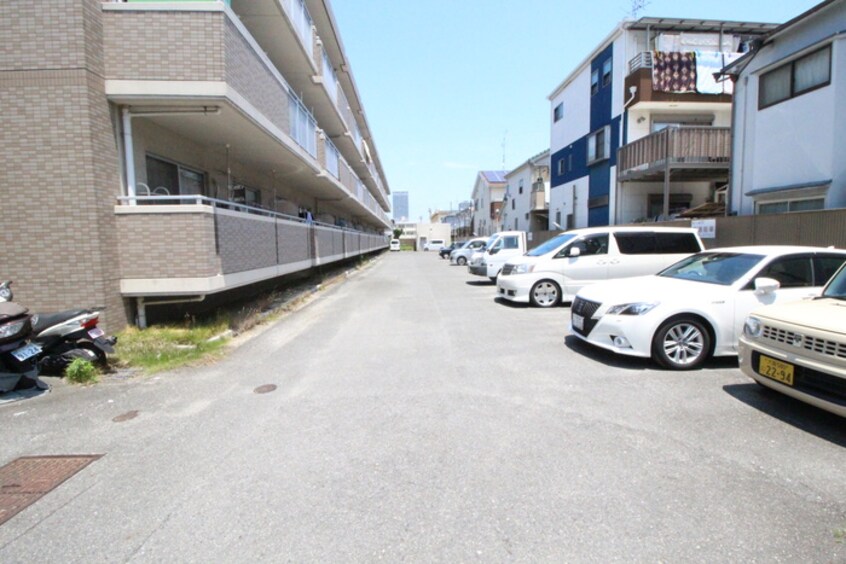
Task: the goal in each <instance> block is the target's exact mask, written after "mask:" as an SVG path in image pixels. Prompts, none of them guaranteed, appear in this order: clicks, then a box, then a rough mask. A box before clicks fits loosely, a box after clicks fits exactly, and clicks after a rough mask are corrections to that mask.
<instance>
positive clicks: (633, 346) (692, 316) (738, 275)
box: [570, 246, 846, 370]
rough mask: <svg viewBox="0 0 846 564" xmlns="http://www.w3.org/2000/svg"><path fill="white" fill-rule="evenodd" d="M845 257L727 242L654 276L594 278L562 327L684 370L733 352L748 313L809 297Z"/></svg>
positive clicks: (809, 249) (824, 251)
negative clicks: (720, 247) (733, 245)
mask: <svg viewBox="0 0 846 564" xmlns="http://www.w3.org/2000/svg"><path fill="white" fill-rule="evenodd" d="M844 261H846V250H840V249H826V248H822V247H787V246H750V247H727V248H723V249H713V250H710V251H705V252H702V253H697V254H695V255H692V256H690V257H688V258H686V259H683V260H681V261H679V262H677V263H676V264H674V265H672V266H670V267H669V268H667V269H665V270H664V271H662V272H660V273H658V274H657V275H654V276H640V277H636V278H625V279H621V280H611V281H608V282H600V283H598V284H594V285H592V286H588V287H586V288H584V289H582V290H581V291H579V293H578V294H577V296H576V299H575V300H574V301H573V304H572V307H571V317H570V328H571V330H572V331H573V333H574V334H575V335H576V336H577V337H579V338H580V339H583V340H585V341H587V342H589V343H591V344H593V345H596V346H598V347H602V348H604V349H608V350H610V351H613V352H616V353H619V354H624V355H630V356H640V357H647V358H649V357H652V358H653V359H654V360H656V361H658V362H659V363H660V364H661V365H663V366H665V367H666V368H671V369H676V370H686V369H691V368H695V367H697V366H699V365H701V364H702V363H703V362H704V361H705V360H707V359H708V358H709V357H711V356H730V355H736V354H737V340H738V337H739V336H740V334H741V331H742V329H743V322H744V321H745V320H746V316H747V315H749V313H750V312H751V311H752V310H754V309H757V308H759V307H761V306H763V305H769V304H773V303H781V302H786V301H793V300H799V299H803V298H811V297H814V296H817V295H819V294H820V292H821V291H822V287H823V286H825V283H826V282H827V281H828V279H829V278H831V276H832V275H833V274H834V273H835V272H836V271H837V269H838V268H839V267H840V265H841V264H842V263H843V262H844Z"/></svg>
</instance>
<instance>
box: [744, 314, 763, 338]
mask: <svg viewBox="0 0 846 564" xmlns="http://www.w3.org/2000/svg"><path fill="white" fill-rule="evenodd" d="M763 330H764V324H763V323H761V320H760V319H758V318H757V317H752V316H749V317H747V318H746V322H745V323H744V324H743V334H744V335H746V336H747V337H752V338H754V339H757V338H758V337H760V336H761V331H763Z"/></svg>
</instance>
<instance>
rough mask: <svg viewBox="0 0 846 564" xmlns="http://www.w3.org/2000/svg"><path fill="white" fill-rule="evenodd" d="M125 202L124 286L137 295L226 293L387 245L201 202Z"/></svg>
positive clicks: (121, 237) (332, 228) (350, 232)
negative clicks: (244, 284) (233, 287)
mask: <svg viewBox="0 0 846 564" xmlns="http://www.w3.org/2000/svg"><path fill="white" fill-rule="evenodd" d="M118 203H119V204H122V205H120V206H118V208H116V216H117V218H118V246H119V250H120V253H119V254H120V257H121V262H120V266H121V279H122V282H121V286H122V288H123V291H124V293H125V294H130V295H145V294H146V295H152V294H159V295H167V294H178V293H183V294H185V293H208V292H215V291H221V290H225V289H228V287H229V285H230V282H229V281H227V280H226V277H227V276H230V275H235V276H236V278H235V279H233V282H232V283H233V284H240V283H242V282H244V280H247V281H248V282H257V281H260V280H262V279H267V278H272V277H274V276H278V275H281V274H286V273H289V272H294V271H297V270H304V269H307V268H310V267H312V266H315V265H319V264H325V263H327V262H332V261H335V260H342V259H344V258H349V257H352V256H356V255H358V254H361V253H366V252H370V251H375V250H378V249H381V248H384V247H386V246H387V241H386V240H385V237H384V235H383V234H381V233H376V232H365V231H359V230H355V229H350V228H347V227H339V226H336V225H331V224H327V223H321V222H319V221H312V220H305V219H302V218H299V217H294V216H290V215H286V214H281V213H277V212H274V211H271V210H266V209H261V208H256V207H252V206H248V205H243V204H237V203H234V202H227V201H223V200H216V199H213V198H208V197H205V196H199V195H196V196H194V195H191V196H144V197H136V198H130V197H121V198H118ZM133 204H135V205H133ZM221 277H223V278H222V279H221ZM177 279H181V280H182V282H179V281H178V280H177ZM168 280H174V281H173V282H172V283H171V282H168Z"/></svg>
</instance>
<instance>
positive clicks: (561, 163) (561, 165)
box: [558, 158, 567, 175]
mask: <svg viewBox="0 0 846 564" xmlns="http://www.w3.org/2000/svg"><path fill="white" fill-rule="evenodd" d="M564 164H565V163H564V159H563V158H561V159H558V174H559V175H561V174H564V173H565V172H567V168H566V167H565V166H564Z"/></svg>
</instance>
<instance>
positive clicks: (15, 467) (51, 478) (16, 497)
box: [0, 454, 102, 525]
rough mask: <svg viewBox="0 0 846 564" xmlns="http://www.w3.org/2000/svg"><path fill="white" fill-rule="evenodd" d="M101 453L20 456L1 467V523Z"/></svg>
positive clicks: (98, 456)
mask: <svg viewBox="0 0 846 564" xmlns="http://www.w3.org/2000/svg"><path fill="white" fill-rule="evenodd" d="M100 456H102V455H100V454H92V455H70V456H23V457H21V458H18V459H17V460H13V461H12V462H10V463H9V464H7V465H5V466H3V467H2V468H0V525H2V524H3V523H5V522H6V521H8V520H9V519H11V518H12V517H13V516H15V515H17V514H18V513H20V512H21V511H23V510H24V509H26V508H27V507H29V506H30V505H32V504H33V503H35V502H36V501H38V500H39V499H40V498H41V497H42V496H43V495H45V494H47V493H49V492H50V491H52V490H53V489H55V488H56V487H57V486H58V485H59V484H61V483H62V482H64V481H65V480H67V479H68V478H70V477H71V476H73V475H74V474H76V473H77V472H79V471H80V470H82V469H83V468H85V467H86V466H88V465H89V464H90V463H91V462H93V461H95V460H97V459H98V458H100Z"/></svg>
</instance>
